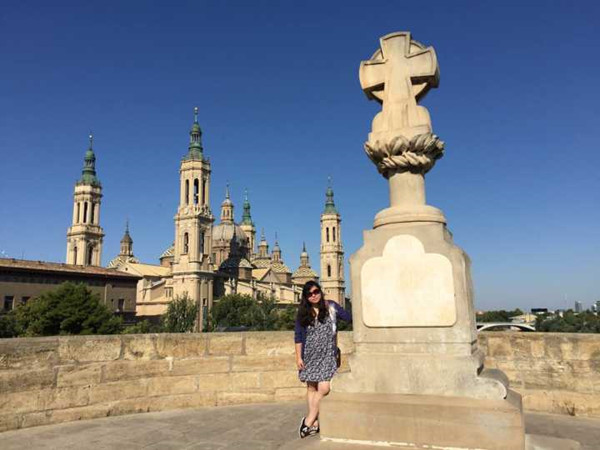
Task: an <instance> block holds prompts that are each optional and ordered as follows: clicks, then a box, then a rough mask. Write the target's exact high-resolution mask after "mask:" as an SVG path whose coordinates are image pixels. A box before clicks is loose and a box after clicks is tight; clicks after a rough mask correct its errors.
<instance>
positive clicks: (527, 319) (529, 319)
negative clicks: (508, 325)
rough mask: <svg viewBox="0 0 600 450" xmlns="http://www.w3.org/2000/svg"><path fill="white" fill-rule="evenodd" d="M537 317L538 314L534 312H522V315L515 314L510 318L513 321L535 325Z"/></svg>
mask: <svg viewBox="0 0 600 450" xmlns="http://www.w3.org/2000/svg"><path fill="white" fill-rule="evenodd" d="M535 319H537V316H536V315H535V314H532V313H525V314H521V315H520V316H513V317H511V318H510V321H511V322H512V323H523V324H526V325H535Z"/></svg>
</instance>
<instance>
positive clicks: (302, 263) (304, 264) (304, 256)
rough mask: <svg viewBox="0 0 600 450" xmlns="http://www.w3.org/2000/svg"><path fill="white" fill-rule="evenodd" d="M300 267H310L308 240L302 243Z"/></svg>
mask: <svg viewBox="0 0 600 450" xmlns="http://www.w3.org/2000/svg"><path fill="white" fill-rule="evenodd" d="M300 267H310V264H309V262H308V252H307V251H306V242H303V243H302V253H300Z"/></svg>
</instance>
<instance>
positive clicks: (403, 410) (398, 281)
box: [320, 32, 525, 449]
mask: <svg viewBox="0 0 600 450" xmlns="http://www.w3.org/2000/svg"><path fill="white" fill-rule="evenodd" d="M380 46H381V47H380V49H378V50H377V51H376V52H375V53H374V54H373V56H372V57H371V59H369V60H367V61H363V62H362V63H361V65H360V84H361V87H362V89H363V91H364V92H365V94H366V95H367V97H368V98H369V99H371V100H375V101H377V102H379V103H380V104H381V105H382V109H381V112H380V113H378V114H377V115H376V116H375V118H374V119H373V124H372V130H371V133H370V134H369V137H368V140H367V142H366V144H365V151H366V153H367V155H368V156H369V158H370V159H371V161H373V163H375V165H376V166H377V170H378V171H379V173H380V174H381V175H383V176H384V177H385V178H386V179H387V180H389V191H390V207H389V208H386V209H384V210H383V211H381V212H379V213H378V214H377V215H376V216H375V222H374V227H373V229H372V230H368V231H365V233H364V245H363V246H362V247H361V248H360V250H358V251H357V252H356V253H355V254H354V255H352V257H351V258H350V266H351V279H352V305H353V315H354V342H355V352H354V354H353V355H352V356H351V357H350V360H349V363H350V368H351V371H350V372H349V373H342V374H339V375H337V376H336V377H335V378H334V380H333V384H332V393H331V394H330V396H329V397H328V398H326V399H325V401H324V402H323V404H322V410H321V414H320V421H321V437H322V439H325V440H333V441H344V442H349V441H350V442H351V441H354V442H363V443H380V444H381V443H385V444H391V445H407V446H411V447H413V448H456V449H458V448H478V449H523V448H524V445H525V436H524V425H523V414H522V404H521V397H520V395H518V394H517V393H515V392H514V391H512V390H510V389H509V388H508V379H507V377H506V376H505V375H504V374H503V373H502V372H500V371H495V370H486V369H484V368H483V359H484V355H483V354H482V352H481V351H480V350H479V348H478V346H477V334H476V333H477V332H476V327H475V313H474V308H473V289H472V285H471V275H470V267H469V265H470V262H469V258H468V256H467V255H466V253H465V252H464V251H463V250H461V249H460V248H459V247H457V246H456V245H455V244H454V243H453V242H452V235H451V233H450V232H449V231H448V229H447V228H446V219H445V217H444V215H443V213H442V212H441V211H440V210H439V209H437V208H434V207H432V206H429V205H427V204H426V201H425V178H424V176H425V174H426V173H427V172H428V171H429V170H431V169H432V168H433V166H434V164H435V163H436V161H437V160H438V159H439V158H441V157H442V156H443V153H444V143H443V142H442V141H441V140H440V139H439V138H438V137H437V136H436V135H435V134H433V133H432V126H431V120H430V117H429V113H428V112H427V109H425V108H424V107H423V106H420V105H419V101H420V100H421V99H422V98H423V97H424V96H425V94H427V92H428V91H429V90H430V89H432V88H435V87H437V86H438V83H439V68H438V62H437V58H436V54H435V51H434V49H433V48H432V47H425V46H424V45H423V44H421V43H419V42H417V41H414V40H412V39H411V35H410V33H408V32H399V33H392V34H388V35H387V36H384V37H382V38H381V40H380Z"/></svg>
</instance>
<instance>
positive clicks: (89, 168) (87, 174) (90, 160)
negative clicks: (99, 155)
mask: <svg viewBox="0 0 600 450" xmlns="http://www.w3.org/2000/svg"><path fill="white" fill-rule="evenodd" d="M89 139H90V146H89V147H88V149H87V151H86V152H85V158H84V163H83V170H82V171H81V178H80V179H79V182H78V184H85V185H89V186H98V187H100V181H99V180H98V177H97V176H96V155H95V154H94V135H93V134H92V132H91V131H90V136H89Z"/></svg>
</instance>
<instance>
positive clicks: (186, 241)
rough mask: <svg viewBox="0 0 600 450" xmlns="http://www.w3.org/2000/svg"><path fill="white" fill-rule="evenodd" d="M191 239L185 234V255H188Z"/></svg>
mask: <svg viewBox="0 0 600 450" xmlns="http://www.w3.org/2000/svg"><path fill="white" fill-rule="evenodd" d="M189 241H190V237H189V235H188V234H187V233H183V253H187V252H188V249H189V244H190V242H189Z"/></svg>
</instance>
